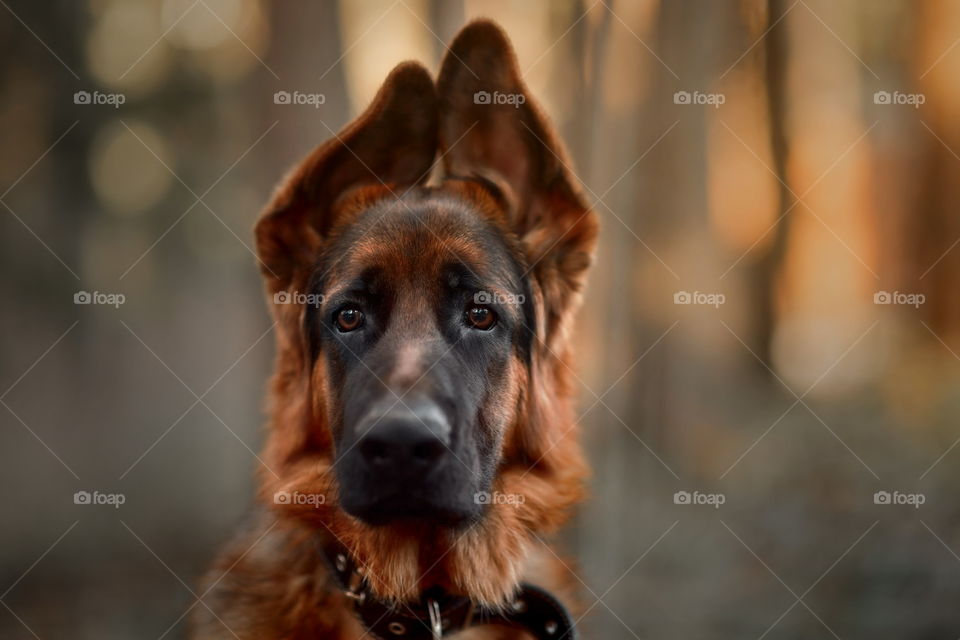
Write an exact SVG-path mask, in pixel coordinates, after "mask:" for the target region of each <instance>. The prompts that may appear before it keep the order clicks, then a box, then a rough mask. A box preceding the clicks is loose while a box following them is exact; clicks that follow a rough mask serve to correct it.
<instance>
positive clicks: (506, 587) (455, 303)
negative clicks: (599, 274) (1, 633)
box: [192, 20, 597, 640]
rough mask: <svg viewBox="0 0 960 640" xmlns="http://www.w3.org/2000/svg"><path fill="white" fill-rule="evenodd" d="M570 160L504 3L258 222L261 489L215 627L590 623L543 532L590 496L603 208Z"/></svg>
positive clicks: (256, 639) (217, 605) (203, 612)
mask: <svg viewBox="0 0 960 640" xmlns="http://www.w3.org/2000/svg"><path fill="white" fill-rule="evenodd" d="M434 165H438V166H436V167H435V166H434ZM568 166H569V162H568V161H567V159H566V154H565V152H564V149H563V147H562V145H561V143H560V142H559V140H558V138H557V136H556V135H555V134H554V132H553V130H552V128H551V126H550V124H549V122H548V121H547V119H546V117H545V116H544V114H543V113H542V112H541V111H540V109H539V108H538V107H537V106H536V104H535V102H534V100H533V98H532V97H531V95H530V94H529V92H528V90H527V88H526V86H525V85H524V83H523V81H522V79H521V76H520V73H519V70H518V66H517V61H516V57H515V55H514V53H513V50H512V48H511V46H510V43H509V41H508V39H507V37H506V35H505V34H504V33H503V32H502V31H501V29H500V28H499V27H498V26H497V25H495V24H493V23H492V22H489V21H483V20H482V21H476V22H473V23H471V24H469V25H468V26H466V27H465V28H464V29H463V30H462V31H461V32H460V33H459V34H458V35H457V37H456V38H455V40H454V42H453V43H452V45H451V46H450V48H449V51H448V53H447V54H446V57H445V59H444V61H443V63H442V68H441V71H440V75H439V78H438V80H437V81H436V82H434V80H433V79H432V77H431V76H430V75H429V74H428V72H427V70H426V69H425V68H424V67H423V66H421V65H420V64H417V63H413V62H405V63H403V64H400V65H399V66H397V67H396V68H395V69H394V70H393V71H392V72H391V73H390V75H389V76H388V77H387V79H386V81H385V82H384V84H383V86H382V88H381V89H380V91H379V93H378V94H377V96H376V98H375V99H374V100H373V103H372V104H371V105H370V107H369V108H368V109H367V110H366V112H364V113H363V115H361V116H360V117H359V118H357V119H356V120H355V121H354V122H353V123H351V124H350V125H349V126H347V127H346V128H345V129H344V130H343V131H341V132H340V133H339V134H338V135H335V136H334V137H333V138H332V139H330V140H328V141H327V142H326V143H324V144H323V145H321V146H320V147H318V148H317V149H316V150H314V151H313V152H312V153H311V154H310V155H309V156H308V157H307V158H306V159H305V160H304V161H303V162H302V163H301V164H300V165H299V166H297V167H296V168H295V169H294V170H293V171H292V173H290V174H289V175H288V176H287V177H286V178H285V179H284V180H283V181H282V183H281V185H280V186H279V188H278V189H277V191H276V192H275V194H274V196H273V199H272V201H271V202H270V203H269V205H268V206H267V208H266V210H265V212H264V213H263V214H262V217H261V218H260V220H259V221H258V223H257V225H256V244H257V251H258V255H259V258H260V260H261V270H262V272H263V275H264V278H265V280H266V291H267V299H268V301H269V303H270V306H271V310H272V313H273V316H274V318H275V319H276V323H277V324H276V336H277V357H276V373H275V375H274V378H273V381H272V392H271V403H270V408H269V413H270V416H271V417H270V424H269V430H268V436H267V442H266V446H265V451H264V455H263V456H262V458H263V461H264V465H263V468H262V469H261V471H260V473H259V482H260V490H259V495H258V503H259V504H260V505H261V506H260V507H259V509H258V511H257V513H256V514H255V515H254V516H253V517H252V518H251V520H250V522H249V524H248V525H247V526H245V528H244V529H243V530H242V531H241V532H240V533H239V534H238V535H237V537H236V538H235V539H234V540H233V541H232V542H231V543H230V544H229V545H228V546H227V548H226V549H225V550H224V552H223V553H222V554H221V556H220V558H219V560H218V562H217V563H216V565H215V567H214V568H213V569H212V570H211V571H210V573H209V575H208V577H207V578H206V583H205V588H204V589H203V590H202V591H203V593H204V594H205V596H204V597H203V598H202V599H201V600H200V601H198V602H197V603H196V605H195V613H194V619H193V625H192V637H194V638H202V639H212V638H240V639H242V640H248V639H249V640H279V639H284V640H300V639H311V640H316V639H318V638H324V639H330V640H340V639H344V640H345V639H351V640H358V639H359V638H362V637H372V638H377V637H380V638H404V637H406V638H437V637H447V636H455V637H456V638H464V639H466V638H529V637H533V638H541V637H545V638H546V637H560V636H563V637H565V638H567V639H569V638H571V637H573V635H574V633H575V631H574V630H573V629H572V628H566V627H565V626H564V625H565V624H566V625H567V626H569V620H566V622H564V620H563V619H562V618H563V617H564V615H565V611H563V609H564V607H563V606H561V605H560V604H559V602H564V603H565V604H566V605H567V606H572V601H571V594H572V592H573V591H574V589H573V588H572V580H571V578H572V573H571V572H570V570H569V569H568V568H567V564H566V563H565V562H563V561H562V560H561V559H560V558H559V556H557V555H556V554H555V552H554V551H553V550H552V549H551V548H550V547H548V546H547V544H546V543H545V542H544V536H546V535H549V534H550V533H551V532H553V531H555V530H556V529H557V528H558V527H559V525H561V524H562V523H563V522H564V521H565V520H566V518H567V517H568V515H569V511H570V507H571V506H572V505H573V504H575V503H576V502H577V501H578V500H580V499H581V498H582V496H583V494H584V488H583V481H584V478H585V476H586V471H587V468H586V464H585V462H584V459H583V456H582V452H581V448H580V445H579V443H578V440H577V433H576V432H577V430H576V428H575V426H576V425H575V419H574V416H573V407H572V395H573V393H572V392H573V389H572V387H573V385H572V383H571V380H570V375H571V373H572V372H571V370H570V365H569V343H570V337H571V334H572V330H573V328H572V318H573V315H574V312H575V310H576V308H577V306H578V303H579V299H580V292H581V289H582V287H583V284H584V278H585V275H586V272H587V269H588V267H589V265H590V263H591V260H592V254H593V250H594V246H595V242H596V237H597V220H596V217H595V214H594V213H593V212H591V211H590V210H589V209H588V208H587V206H586V205H585V203H584V201H583V199H582V197H581V195H580V193H579V190H578V188H577V186H575V182H574V178H573V177H572V175H571V173H570V171H569V169H568ZM440 168H442V171H441V170H440ZM435 169H436V170H435ZM533 585H537V586H533ZM524 589H525V591H524ZM547 590H550V591H552V592H553V593H554V594H555V596H556V597H555V598H554V597H552V596H550V595H549V593H548V591H547ZM524 593H525V594H526V596H527V597H528V601H526V602H524V601H522V600H521V599H520V598H519V597H518V594H524ZM541 596H542V598H541ZM197 605H200V606H197ZM554 613H555V614H556V615H553V614H554ZM378 618H379V619H378ZM538 626H539V627H542V628H538Z"/></svg>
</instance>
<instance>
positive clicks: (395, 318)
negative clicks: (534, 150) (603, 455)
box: [304, 184, 536, 526]
mask: <svg viewBox="0 0 960 640" xmlns="http://www.w3.org/2000/svg"><path fill="white" fill-rule="evenodd" d="M377 191H378V194H379V197H380V198H381V199H379V200H375V201H373V202H369V198H370V195H369V194H365V197H364V198H363V199H362V202H361V203H360V204H359V205H354V206H358V210H357V211H356V213H355V214H354V215H352V216H350V223H349V224H348V225H347V226H346V227H344V229H343V231H342V232H341V233H339V234H337V235H336V236H335V237H334V238H333V239H332V241H331V242H330V243H329V246H328V247H327V248H326V249H325V250H324V251H323V253H322V258H321V260H320V261H319V262H318V263H317V265H316V266H315V279H314V280H313V282H312V283H311V293H314V294H316V295H315V296H313V298H312V299H314V300H320V299H322V300H323V303H322V304H321V305H319V306H315V307H308V309H307V313H306V315H305V327H304V328H305V330H306V331H307V335H308V343H309V344H308V347H309V352H310V358H311V360H312V363H313V366H316V367H322V368H323V374H324V375H325V377H326V379H327V380H328V385H329V389H330V393H331V395H330V398H329V405H328V412H329V414H330V428H331V430H332V433H333V439H334V445H335V452H336V465H335V468H336V474H337V478H338V480H339V484H340V502H341V505H342V506H343V508H344V509H345V510H346V511H347V512H348V513H350V514H352V515H354V516H357V517H358V518H360V519H362V520H364V521H365V522H367V523H370V524H384V523H388V522H391V521H393V520H397V519H427V520H429V521H432V522H437V523H441V524H445V525H451V526H455V525H459V524H463V523H466V522H470V521H472V520H475V519H476V518H477V517H479V515H480V514H481V512H482V509H483V508H485V504H484V501H483V500H478V499H477V496H478V495H481V492H487V491H488V490H489V489H490V485H491V482H492V480H493V477H494V472H495V470H496V467H497V464H498V463H499V462H500V457H501V448H502V446H501V445H502V442H503V436H504V433H505V432H506V429H507V427H508V425H509V422H510V420H511V419H512V418H513V417H514V410H513V409H514V406H515V404H516V396H517V393H518V385H519V382H520V380H521V379H522V374H521V370H522V369H523V368H524V367H526V366H527V364H528V363H529V359H530V349H531V341H532V339H533V328H532V327H533V326H535V323H536V320H535V317H534V313H533V305H532V301H531V295H530V287H529V281H528V279H527V273H526V271H527V266H526V260H525V258H524V256H523V255H522V254H521V253H520V252H519V250H518V247H517V246H516V242H515V240H513V239H512V238H511V237H510V236H509V235H508V232H506V230H504V229H502V228H501V227H500V226H499V225H497V224H496V219H495V218H493V219H491V218H488V217H487V216H489V215H490V214H491V213H492V212H493V211H495V210H496V209H495V207H496V204H495V202H494V200H493V199H492V198H491V197H489V196H486V195H485V194H483V193H482V192H481V189H479V188H474V189H464V188H462V186H461V185H457V184H455V185H448V186H447V187H439V188H429V189H428V188H423V187H417V188H415V189H413V190H412V191H410V192H409V193H407V194H406V195H405V196H404V197H402V198H400V199H397V198H395V197H393V195H392V194H391V193H390V190H388V189H386V188H381V189H379V190H377ZM471 193H472V194H473V195H472V198H471V196H470V195H469V194H471ZM348 206H350V205H348Z"/></svg>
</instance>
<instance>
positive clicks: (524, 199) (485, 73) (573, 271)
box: [437, 20, 597, 345]
mask: <svg viewBox="0 0 960 640" xmlns="http://www.w3.org/2000/svg"><path fill="white" fill-rule="evenodd" d="M437 93H438V98H439V109H440V151H441V153H442V154H443V160H444V167H445V169H446V171H447V174H448V175H451V176H456V177H461V178H470V177H479V178H482V179H483V180H485V181H487V182H492V183H493V184H495V185H496V186H497V187H498V188H499V190H500V191H501V194H502V195H503V198H502V200H503V201H504V202H505V205H506V207H507V209H508V216H509V224H510V226H511V228H512V229H513V231H514V232H515V233H516V234H517V236H518V237H519V238H520V239H521V240H522V242H523V246H524V248H525V250H526V253H527V258H528V260H529V263H530V265H531V270H530V273H531V274H533V277H534V278H535V279H536V281H537V284H538V285H539V288H540V290H541V293H542V295H543V301H544V315H545V317H544V318H543V321H544V326H543V329H544V332H545V336H543V337H544V338H545V339H546V342H547V344H548V345H549V344H550V343H552V342H554V340H555V338H556V337H557V334H558V333H562V331H558V330H560V329H561V328H562V324H563V321H564V319H565V318H566V317H568V316H569V313H568V312H569V311H570V308H571V306H572V303H573V301H574V299H575V297H576V295H577V292H578V291H579V290H580V288H581V287H582V285H583V279H584V276H585V274H586V270H587V267H589V265H590V262H591V257H592V253H593V249H594V245H595V244H596V238H597V220H596V216H595V214H594V213H593V212H591V211H590V210H589V209H588V208H587V206H586V205H585V203H584V202H583V198H582V197H581V195H580V193H579V190H578V188H577V187H576V186H575V185H576V183H575V178H574V177H573V176H572V175H571V173H570V170H569V169H568V167H569V164H570V163H569V161H568V160H567V157H566V153H565V151H564V149H563V145H562V144H561V143H560V141H559V139H558V138H557V136H556V135H555V134H554V132H553V129H552V127H551V126H550V124H549V122H548V120H547V118H546V117H545V116H544V115H543V114H542V112H541V111H540V109H539V108H538V107H537V105H536V104H535V102H534V100H533V98H532V96H531V95H530V92H529V91H528V90H527V87H526V85H525V84H524V82H523V80H522V78H521V77H520V71H519V69H518V66H517V59H516V56H515V55H514V53H513V49H512V47H511V46H510V42H509V40H508V39H507V37H506V35H505V34H504V33H503V31H502V30H501V29H500V27H498V26H497V25H496V24H494V23H493V22H490V21H487V20H478V21H476V22H473V23H471V24H469V25H467V26H466V27H464V29H463V30H462V31H461V32H460V33H459V34H458V35H457V37H456V38H455V39H454V41H453V43H452V44H451V46H450V49H449V51H448V53H447V55H446V58H445V59H444V61H443V65H442V67H441V70H440V77H439V79H438V81H437Z"/></svg>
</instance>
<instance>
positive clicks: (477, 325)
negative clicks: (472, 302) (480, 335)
mask: <svg viewBox="0 0 960 640" xmlns="http://www.w3.org/2000/svg"><path fill="white" fill-rule="evenodd" d="M466 317H467V324H469V325H470V326H471V327H473V328H474V329H483V330H486V329H489V328H491V327H492V326H493V325H494V323H495V322H496V321H497V314H495V313H494V312H493V311H491V310H490V309H487V308H486V307H471V308H470V309H468V310H467V313H466Z"/></svg>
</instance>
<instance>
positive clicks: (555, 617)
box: [320, 542, 577, 640]
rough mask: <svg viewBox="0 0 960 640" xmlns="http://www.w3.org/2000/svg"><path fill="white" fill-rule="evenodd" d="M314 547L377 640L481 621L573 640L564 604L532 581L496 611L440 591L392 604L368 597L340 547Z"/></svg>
mask: <svg viewBox="0 0 960 640" xmlns="http://www.w3.org/2000/svg"><path fill="white" fill-rule="evenodd" d="M320 548H321V552H322V555H323V557H324V559H325V560H326V563H327V565H328V566H329V568H330V572H331V573H332V574H333V576H334V579H335V581H336V583H337V586H338V587H339V588H340V589H341V591H342V592H343V594H344V595H346V596H347V597H348V598H349V599H350V600H351V601H352V602H353V608H354V613H355V614H356V616H357V618H358V619H359V620H360V623H361V624H362V625H363V626H364V628H365V630H366V631H367V632H368V633H369V634H370V635H371V636H372V637H374V638H378V639H379V640H438V639H440V638H446V637H448V636H452V635H455V634H456V633H457V632H459V631H462V630H464V629H468V628H470V627H474V626H479V625H484V624H502V625H509V626H514V627H520V628H522V629H524V630H525V631H527V632H528V633H530V634H531V635H533V637H534V638H536V639H537V640H577V631H576V628H575V627H574V626H573V619H572V618H571V617H570V614H569V613H568V612H567V609H566V607H564V606H563V604H561V603H560V601H559V600H557V599H556V598H555V597H553V596H552V595H551V594H550V593H548V592H547V591H545V590H543V589H541V588H540V587H537V586H535V585H531V584H525V583H521V584H520V587H519V589H518V591H517V593H516V595H515V596H514V598H513V600H512V601H511V602H510V604H509V605H507V606H506V607H505V608H504V609H502V610H501V609H492V608H489V607H484V606H481V605H478V604H476V603H475V602H473V601H472V600H470V599H469V598H466V597H463V596H454V595H451V594H448V593H444V592H442V591H437V592H425V593H423V594H421V598H420V602H418V603H416V604H413V605H399V606H398V605H396V604H391V603H388V602H385V601H383V600H378V599H377V598H376V597H374V596H373V594H372V592H371V591H370V588H369V584H368V582H367V579H366V578H365V577H364V575H363V568H362V567H360V566H358V565H357V564H356V562H355V561H354V560H353V558H352V557H351V555H350V554H349V553H348V552H347V550H346V549H345V548H343V546H342V545H340V544H338V543H335V542H328V543H326V544H322V543H321V544H320Z"/></svg>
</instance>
